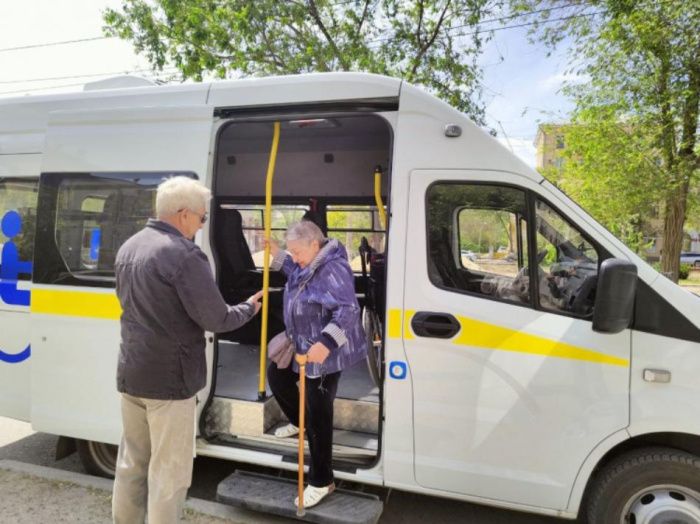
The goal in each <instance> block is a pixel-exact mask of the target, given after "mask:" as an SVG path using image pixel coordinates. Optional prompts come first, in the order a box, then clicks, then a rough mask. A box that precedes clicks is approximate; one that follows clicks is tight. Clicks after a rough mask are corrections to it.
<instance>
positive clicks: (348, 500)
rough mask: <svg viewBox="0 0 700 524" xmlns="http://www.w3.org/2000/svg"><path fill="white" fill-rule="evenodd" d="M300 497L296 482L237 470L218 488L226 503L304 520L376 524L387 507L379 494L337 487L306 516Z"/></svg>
mask: <svg viewBox="0 0 700 524" xmlns="http://www.w3.org/2000/svg"><path fill="white" fill-rule="evenodd" d="M296 496H297V483H296V481H294V480H292V479H286V478H280V477H272V476H269V475H262V474H259V473H251V472H247V471H235V472H234V473H233V474H232V475H230V476H228V477H227V478H225V479H224V480H222V481H221V482H220V483H219V486H218V487H217V489H216V499H217V500H218V501H219V502H223V503H224V504H230V505H231V506H236V507H240V508H246V509H249V510H253V511H260V512H264V513H271V514H273V515H279V516H281V517H288V518H292V519H298V520H301V521H304V522H318V523H328V524H375V523H376V522H377V521H378V520H379V517H380V516H381V514H382V510H383V509H384V503H383V502H382V501H381V500H380V499H379V497H377V496H376V495H371V494H368V493H361V492H357V491H349V490H345V489H336V490H335V491H334V492H333V493H331V494H330V495H328V496H327V497H326V498H325V499H324V500H323V501H321V502H320V503H319V504H318V505H317V506H314V507H313V508H309V509H307V510H306V514H305V515H304V516H303V517H298V516H297V508H296V506H295V505H294V499H295V498H296Z"/></svg>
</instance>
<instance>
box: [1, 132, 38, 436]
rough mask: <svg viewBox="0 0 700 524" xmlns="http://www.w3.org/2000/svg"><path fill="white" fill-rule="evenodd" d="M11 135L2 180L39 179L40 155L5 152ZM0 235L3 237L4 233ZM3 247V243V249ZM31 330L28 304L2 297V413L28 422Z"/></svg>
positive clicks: (21, 284)
mask: <svg viewBox="0 0 700 524" xmlns="http://www.w3.org/2000/svg"><path fill="white" fill-rule="evenodd" d="M11 139H12V135H2V134H0V181H2V179H5V178H9V179H13V180H22V179H28V180H29V179H32V180H36V179H38V177H39V163H40V161H41V156H40V155H31V154H21V155H18V154H4V152H6V151H8V150H9V149H8V148H6V147H4V146H5V145H7V144H8V142H11ZM2 218H3V217H2V216H0V220H1V219H2ZM0 238H2V239H3V241H4V235H3V236H2V237H0ZM2 247H3V244H2V243H0V250H1V249H2ZM0 263H1V261H0ZM17 289H19V290H22V291H28V292H29V293H30V296H31V290H32V283H31V280H20V281H18V282H17ZM30 333H31V322H30V319H29V306H24V305H16V304H8V303H6V302H5V301H4V300H2V298H0V415H1V416H6V417H10V418H14V419H17V420H23V421H25V422H28V421H29V420H30V416H31V415H30V409H31V397H30V389H29V388H30V384H31V376H30V373H31V359H30V357H31V351H32V349H31V344H30Z"/></svg>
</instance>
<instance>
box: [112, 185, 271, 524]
mask: <svg viewBox="0 0 700 524" xmlns="http://www.w3.org/2000/svg"><path fill="white" fill-rule="evenodd" d="M210 196H211V193H210V191H209V190H208V189H207V188H205V187H204V186H202V185H201V184H199V183H197V182H196V181H195V180H192V179H190V178H187V177H182V176H181V177H174V178H170V179H169V180H167V181H165V182H163V183H162V184H161V185H160V186H158V191H157V194H156V214H157V216H158V218H157V219H150V220H149V221H148V223H147V224H146V227H145V228H144V229H143V230H141V231H140V232H138V233H136V234H135V235H134V236H132V237H131V238H130V239H128V240H127V241H126V242H125V243H124V244H123V245H122V247H121V248H120V249H119V251H118V253H117V257H116V261H115V269H116V277H117V296H118V297H119V302H120V304H121V307H122V310H123V312H122V316H121V346H120V353H119V362H118V367H117V389H118V390H119V392H120V393H121V394H122V422H123V426H124V434H123V437H122V441H121V444H120V446H119V455H118V457H117V467H116V478H115V482H114V496H113V501H112V513H113V517H114V522H115V523H116V524H122V523H124V524H126V523H128V524H134V523H143V522H144V521H145V517H146V512H148V522H149V524H160V523H173V522H177V521H178V520H179V518H180V513H181V510H182V505H183V503H184V501H185V497H186V494H187V488H189V486H190V483H191V479H192V458H193V455H194V439H195V416H196V393H197V392H198V391H199V390H201V389H202V388H204V386H205V384H206V378H207V370H206V358H205V353H204V349H205V339H204V332H205V331H212V332H225V331H231V330H234V329H237V328H238V327H240V326H242V325H243V324H245V323H246V322H248V321H249V320H250V319H251V318H252V317H253V316H254V315H255V314H256V313H257V312H258V311H259V309H260V303H259V300H260V298H261V293H257V294H256V295H254V296H252V297H250V298H249V299H248V300H247V301H246V302H243V303H241V304H239V305H237V306H229V305H227V304H226V303H225V302H224V299H223V297H222V296H221V293H220V292H219V289H218V287H217V285H216V282H215V281H214V278H213V275H212V272H211V267H210V266H209V261H208V260H207V256H206V255H205V254H204V253H203V252H202V250H201V249H199V247H198V246H197V245H196V244H195V243H194V242H193V241H192V239H193V238H194V235H195V234H196V233H197V231H199V230H200V229H201V227H202V225H203V224H204V223H205V222H206V220H207V213H206V205H207V202H208V200H209V198H210Z"/></svg>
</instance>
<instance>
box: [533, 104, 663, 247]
mask: <svg viewBox="0 0 700 524" xmlns="http://www.w3.org/2000/svg"><path fill="white" fill-rule="evenodd" d="M559 133H561V135H562V137H563V139H564V142H565V144H566V148H565V149H564V152H563V158H564V162H563V165H562V166H561V168H555V167H553V166H552V167H547V168H545V169H543V170H542V174H543V175H544V176H545V177H547V178H548V179H549V180H551V181H552V182H553V183H555V184H556V185H557V186H559V187H560V188H561V189H562V190H563V191H565V192H566V193H567V194H568V195H570V196H571V197H572V198H573V199H574V200H575V201H576V202H578V203H579V204H580V205H581V206H583V207H584V208H585V209H587V210H588V211H589V212H590V213H591V214H592V215H593V216H595V217H596V218H597V219H598V220H600V222H601V223H603V225H605V226H606V227H607V228H608V229H609V230H610V231H612V232H613V233H614V234H615V235H616V236H617V237H618V238H620V239H621V240H622V241H624V242H625V244H627V245H628V246H630V247H631V248H633V249H635V250H636V251H637V252H640V253H641V252H642V251H643V249H644V248H646V247H647V246H648V241H646V240H645V237H647V236H649V234H650V233H651V229H652V224H651V217H654V216H656V215H657V214H658V207H659V204H660V199H656V200H655V199H654V198H653V197H650V195H658V194H660V191H662V190H663V184H662V183H661V181H662V180H663V177H664V172H663V169H662V168H661V167H660V166H659V162H658V160H659V159H658V154H655V148H654V137H653V136H650V134H649V133H648V132H647V129H646V127H645V126H643V125H641V124H639V123H637V122H636V121H634V120H631V119H628V120H627V121H625V122H624V123H623V122H620V121H619V119H618V115H617V114H616V113H615V111H612V110H610V109H608V108H604V107H595V108H588V109H580V110H579V111H578V112H577V114H576V115H575V119H574V121H573V122H572V123H571V124H570V125H567V126H564V127H563V128H562V129H561V130H560V131H559Z"/></svg>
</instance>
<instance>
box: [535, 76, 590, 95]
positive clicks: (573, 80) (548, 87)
mask: <svg viewBox="0 0 700 524" xmlns="http://www.w3.org/2000/svg"><path fill="white" fill-rule="evenodd" d="M589 79H590V77H589V76H588V75H577V74H576V73H563V72H558V73H554V74H553V75H549V76H547V77H545V78H543V79H542V80H540V81H539V82H538V84H537V85H538V87H539V88H540V89H542V90H544V91H558V90H559V89H560V88H561V87H562V86H563V85H564V84H582V83H584V82H587V81H588V80H589Z"/></svg>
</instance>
